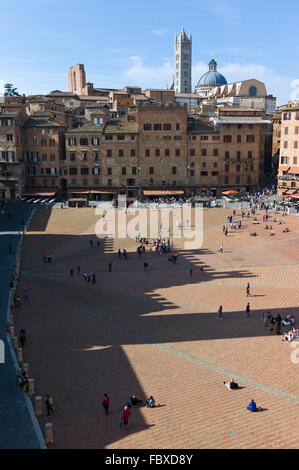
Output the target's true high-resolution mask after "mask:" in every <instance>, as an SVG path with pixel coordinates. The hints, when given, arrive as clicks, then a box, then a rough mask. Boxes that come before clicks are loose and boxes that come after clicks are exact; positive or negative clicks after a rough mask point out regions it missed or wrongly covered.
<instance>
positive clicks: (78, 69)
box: [69, 64, 88, 95]
mask: <svg viewBox="0 0 299 470" xmlns="http://www.w3.org/2000/svg"><path fill="white" fill-rule="evenodd" d="M69 91H70V92H72V93H75V94H76V95H87V94H88V92H87V86H86V75H85V70H84V65H83V64H77V65H75V67H70V69H69Z"/></svg>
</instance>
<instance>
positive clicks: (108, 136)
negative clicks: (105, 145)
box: [105, 134, 113, 140]
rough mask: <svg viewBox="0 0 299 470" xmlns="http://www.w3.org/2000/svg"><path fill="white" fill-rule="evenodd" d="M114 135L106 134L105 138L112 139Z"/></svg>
mask: <svg viewBox="0 0 299 470" xmlns="http://www.w3.org/2000/svg"><path fill="white" fill-rule="evenodd" d="M112 139H113V136H112V135H111V134H107V135H105V140H112Z"/></svg>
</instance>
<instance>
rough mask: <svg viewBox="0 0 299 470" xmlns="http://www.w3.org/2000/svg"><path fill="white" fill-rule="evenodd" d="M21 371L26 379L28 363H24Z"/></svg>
mask: <svg viewBox="0 0 299 470" xmlns="http://www.w3.org/2000/svg"><path fill="white" fill-rule="evenodd" d="M23 369H24V371H25V374H26V377H28V363H27V362H24V364H23Z"/></svg>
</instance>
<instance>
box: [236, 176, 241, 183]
mask: <svg viewBox="0 0 299 470" xmlns="http://www.w3.org/2000/svg"><path fill="white" fill-rule="evenodd" d="M236 184H240V176H239V175H238V176H236Z"/></svg>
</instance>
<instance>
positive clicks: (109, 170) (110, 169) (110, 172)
mask: <svg viewBox="0 0 299 470" xmlns="http://www.w3.org/2000/svg"><path fill="white" fill-rule="evenodd" d="M107 175H112V168H109V167H108V168H107Z"/></svg>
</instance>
